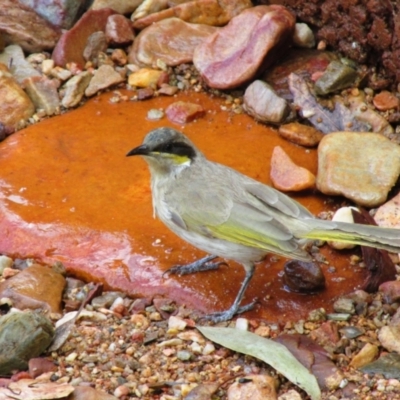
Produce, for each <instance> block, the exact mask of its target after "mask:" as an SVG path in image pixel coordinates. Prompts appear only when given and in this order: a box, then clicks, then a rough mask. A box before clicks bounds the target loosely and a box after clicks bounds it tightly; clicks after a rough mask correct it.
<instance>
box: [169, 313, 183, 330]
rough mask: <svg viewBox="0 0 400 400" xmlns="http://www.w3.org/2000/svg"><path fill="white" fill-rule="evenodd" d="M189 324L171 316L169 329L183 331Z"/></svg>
mask: <svg viewBox="0 0 400 400" xmlns="http://www.w3.org/2000/svg"><path fill="white" fill-rule="evenodd" d="M186 325H187V323H186V322H185V321H184V320H183V319H182V318H179V317H175V316H174V315H171V316H170V317H169V319H168V328H169V329H176V330H178V331H183V330H184V329H185V328H186Z"/></svg>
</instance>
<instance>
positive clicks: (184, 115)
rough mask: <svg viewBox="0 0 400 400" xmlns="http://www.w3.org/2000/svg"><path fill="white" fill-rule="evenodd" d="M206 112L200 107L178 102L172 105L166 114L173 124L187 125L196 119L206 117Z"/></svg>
mask: <svg viewBox="0 0 400 400" xmlns="http://www.w3.org/2000/svg"><path fill="white" fill-rule="evenodd" d="M205 113H206V110H205V109H204V108H203V107H202V106H201V105H200V104H195V103H189V102H186V101H177V102H175V103H172V104H170V105H169V106H168V107H167V109H166V110H165V114H166V115H167V117H168V119H169V120H170V121H171V122H175V123H176V124H186V123H188V122H191V121H193V120H195V119H198V118H201V117H204V115H205Z"/></svg>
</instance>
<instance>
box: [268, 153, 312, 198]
mask: <svg viewBox="0 0 400 400" xmlns="http://www.w3.org/2000/svg"><path fill="white" fill-rule="evenodd" d="M271 181H272V184H273V185H274V186H275V187H276V188H277V189H279V190H282V191H299V190H304V189H310V188H312V187H314V185H315V176H314V175H313V174H312V173H311V172H310V171H308V170H307V169H305V168H303V167H299V166H298V165H296V164H295V163H294V162H293V161H292V160H291V159H290V157H289V156H288V155H287V154H286V153H285V151H284V150H283V149H282V148H281V147H279V146H277V147H275V148H274V151H273V153H272V157H271Z"/></svg>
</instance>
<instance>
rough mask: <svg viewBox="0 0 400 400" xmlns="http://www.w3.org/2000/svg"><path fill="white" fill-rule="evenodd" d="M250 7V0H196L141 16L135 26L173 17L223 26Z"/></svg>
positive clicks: (144, 25) (140, 27) (146, 25)
mask: <svg viewBox="0 0 400 400" xmlns="http://www.w3.org/2000/svg"><path fill="white" fill-rule="evenodd" d="M249 7H252V3H251V1H250V0H236V1H231V0H195V1H190V2H186V3H182V4H178V5H176V6H175V7H171V8H168V9H167V10H163V11H160V12H158V13H154V14H150V15H148V16H146V17H143V18H140V19H138V20H136V21H135V22H134V23H133V27H134V28H135V29H139V30H141V29H144V28H146V27H148V26H150V25H151V24H154V23H155V22H158V21H161V20H163V19H166V18H173V17H177V18H180V19H182V20H183V21H186V22H191V23H193V24H204V25H212V26H222V25H225V24H227V23H228V22H229V21H230V20H231V19H232V18H233V17H234V16H236V15H239V14H240V13H241V12H242V11H243V10H245V9H246V8H249Z"/></svg>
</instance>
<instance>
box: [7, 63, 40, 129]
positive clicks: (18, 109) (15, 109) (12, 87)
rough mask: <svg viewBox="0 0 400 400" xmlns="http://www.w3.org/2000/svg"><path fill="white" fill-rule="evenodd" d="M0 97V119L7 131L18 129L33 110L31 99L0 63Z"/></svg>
mask: <svg viewBox="0 0 400 400" xmlns="http://www.w3.org/2000/svg"><path fill="white" fill-rule="evenodd" d="M0 98H1V103H0V121H1V123H2V124H3V126H5V130H6V132H8V133H11V132H13V131H14V130H18V129H20V128H21V127H22V126H23V125H24V124H25V122H26V120H27V119H28V118H29V117H31V116H32V115H33V113H34V112H35V106H34V105H33V103H32V101H31V99H30V98H29V97H28V95H27V94H26V93H25V92H24V91H23V90H22V88H21V86H20V85H19V84H18V83H17V81H16V80H15V79H14V77H13V76H12V75H11V73H10V72H9V71H8V68H7V67H6V66H5V65H4V64H0Z"/></svg>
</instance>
